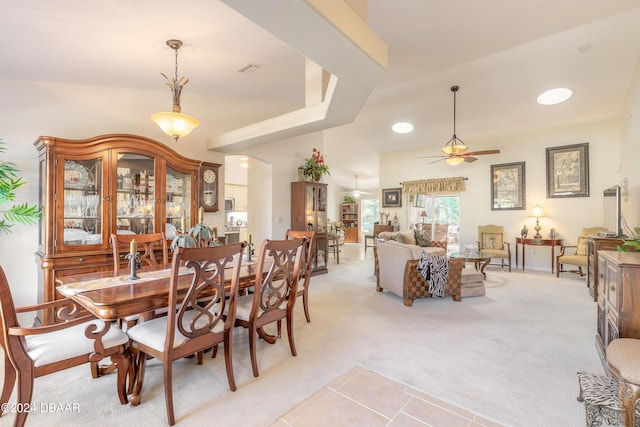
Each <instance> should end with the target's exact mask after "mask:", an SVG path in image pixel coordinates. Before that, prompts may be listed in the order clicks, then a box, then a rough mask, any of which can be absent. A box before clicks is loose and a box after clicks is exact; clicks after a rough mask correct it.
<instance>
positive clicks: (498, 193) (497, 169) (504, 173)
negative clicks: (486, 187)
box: [491, 162, 527, 211]
mask: <svg viewBox="0 0 640 427" xmlns="http://www.w3.org/2000/svg"><path fill="white" fill-rule="evenodd" d="M525 184H526V181H525V162H515V163H503V164H499V165H491V210H492V211H512V210H524V209H526V208H527V197H526V185H525Z"/></svg>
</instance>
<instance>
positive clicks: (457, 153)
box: [422, 86, 500, 166]
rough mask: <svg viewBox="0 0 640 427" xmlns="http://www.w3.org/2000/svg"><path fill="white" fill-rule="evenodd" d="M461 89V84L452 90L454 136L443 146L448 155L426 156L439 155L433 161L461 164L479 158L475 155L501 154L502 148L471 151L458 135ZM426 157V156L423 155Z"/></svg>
mask: <svg viewBox="0 0 640 427" xmlns="http://www.w3.org/2000/svg"><path fill="white" fill-rule="evenodd" d="M459 89H460V86H451V92H453V136H452V137H451V139H450V140H449V141H447V143H446V144H445V145H444V147H442V152H443V153H444V154H446V156H426V158H429V157H431V158H433V157H438V158H439V159H438V160H434V161H433V162H431V163H435V162H439V161H440V160H444V162H445V163H446V164H448V165H454V166H455V165H459V164H460V163H464V162H467V163H472V162H475V161H476V160H478V159H477V158H475V157H473V156H480V155H484V154H499V153H500V150H483V151H470V152H467V149H468V148H469V147H467V145H466V144H465V143H464V142H463V141H462V140H461V139H459V138H458V137H457V135H456V93H457V92H458V90H459ZM422 158H425V157H422Z"/></svg>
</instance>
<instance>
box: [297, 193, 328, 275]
mask: <svg viewBox="0 0 640 427" xmlns="http://www.w3.org/2000/svg"><path fill="white" fill-rule="evenodd" d="M291 229H292V230H315V232H316V248H315V255H314V260H313V273H314V274H321V273H326V272H327V254H328V249H329V248H328V242H327V184H322V183H319V182H311V181H298V182H292V183H291Z"/></svg>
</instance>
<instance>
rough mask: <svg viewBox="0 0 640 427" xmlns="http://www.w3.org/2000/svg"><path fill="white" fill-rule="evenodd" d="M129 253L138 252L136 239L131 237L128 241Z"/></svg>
mask: <svg viewBox="0 0 640 427" xmlns="http://www.w3.org/2000/svg"><path fill="white" fill-rule="evenodd" d="M129 253H130V254H131V255H135V254H136V253H138V246H137V244H136V239H131V243H129Z"/></svg>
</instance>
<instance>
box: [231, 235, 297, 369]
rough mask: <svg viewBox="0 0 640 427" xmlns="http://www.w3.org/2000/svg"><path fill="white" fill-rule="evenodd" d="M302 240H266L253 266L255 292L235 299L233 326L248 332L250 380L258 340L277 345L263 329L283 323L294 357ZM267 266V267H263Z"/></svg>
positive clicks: (255, 359)
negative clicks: (266, 326)
mask: <svg viewBox="0 0 640 427" xmlns="http://www.w3.org/2000/svg"><path fill="white" fill-rule="evenodd" d="M304 242H305V239H289V240H287V239H285V240H265V241H264V242H262V246H261V247H260V253H259V255H258V263H257V264H256V275H255V282H254V283H255V291H254V293H253V294H247V295H243V296H240V297H239V298H238V304H237V309H236V319H235V325H236V326H242V327H244V328H247V329H248V331H249V353H250V354H251V367H252V368H253V376H254V377H257V376H258V375H259V373H258V359H257V356H256V346H257V343H256V340H257V338H258V336H259V337H260V338H262V339H264V340H265V341H266V342H268V343H270V344H274V343H275V342H276V338H275V337H274V336H271V335H268V334H267V333H266V332H265V331H264V329H263V327H264V326H265V325H267V324H269V323H273V322H278V321H279V320H283V319H284V320H286V322H287V335H288V337H289V347H290V348H291V354H292V355H293V356H296V355H297V353H296V346H295V343H294V340H293V308H294V305H295V302H296V299H297V297H296V295H297V288H298V279H299V277H300V265H301V264H302V259H303V256H302V254H303V251H304ZM265 264H266V265H265Z"/></svg>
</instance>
